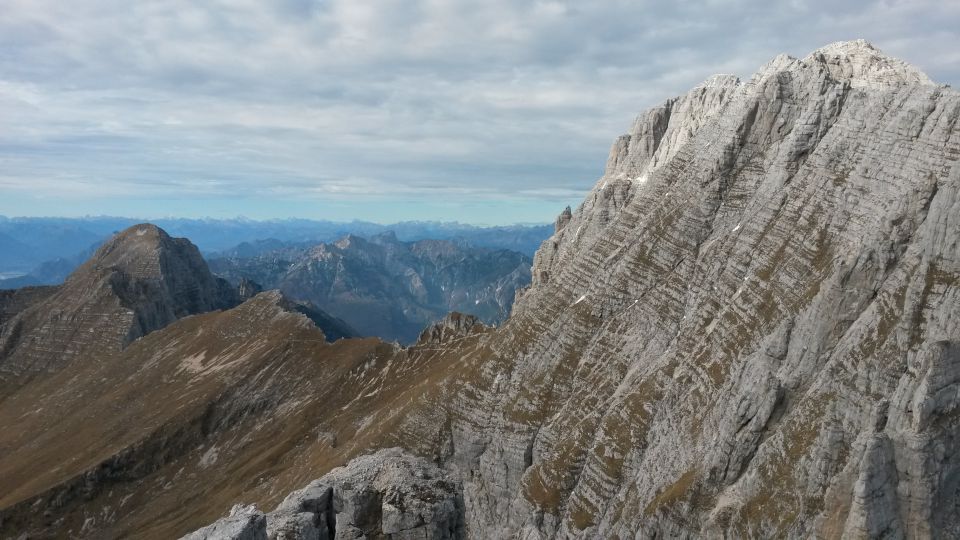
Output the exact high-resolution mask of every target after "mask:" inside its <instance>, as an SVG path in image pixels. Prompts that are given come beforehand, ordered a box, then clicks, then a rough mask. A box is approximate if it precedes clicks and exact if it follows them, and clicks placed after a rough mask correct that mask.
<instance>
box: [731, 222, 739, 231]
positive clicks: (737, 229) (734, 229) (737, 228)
mask: <svg viewBox="0 0 960 540" xmlns="http://www.w3.org/2000/svg"><path fill="white" fill-rule="evenodd" d="M739 230H740V224H739V223H737V226H736V227H734V228H733V230H732V231H730V232H737V231H739Z"/></svg>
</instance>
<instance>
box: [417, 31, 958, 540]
mask: <svg viewBox="0 0 960 540" xmlns="http://www.w3.org/2000/svg"><path fill="white" fill-rule="evenodd" d="M958 120H960V95H958V93H957V92H956V91H955V90H953V89H950V88H948V87H945V86H939V85H935V84H932V83H931V82H930V81H929V79H927V77H926V76H924V75H923V74H922V73H920V72H919V71H918V70H916V69H915V68H912V67H910V66H908V65H906V64H904V63H903V62H900V61H899V60H895V59H892V58H889V57H887V56H885V55H883V54H882V53H880V52H879V51H878V50H876V49H875V48H874V47H872V46H870V45H869V44H866V43H865V42H850V43H841V44H834V45H830V46H828V47H825V48H824V49H821V50H818V51H815V52H814V53H813V54H811V55H809V56H808V57H806V58H804V59H802V60H801V59H796V58H791V57H788V56H779V57H777V58H775V59H774V60H772V61H771V62H770V63H768V64H767V65H766V66H764V67H762V68H761V69H760V71H759V72H758V73H757V74H755V75H754V76H753V77H751V78H750V79H749V80H746V81H738V80H737V79H736V78H734V77H730V76H718V77H713V78H711V79H709V80H708V81H707V82H706V83H704V84H703V85H701V86H699V87H697V88H694V89H693V90H691V91H690V92H689V93H688V94H686V95H685V96H682V97H679V98H675V99H670V100H668V101H667V102H665V103H664V104H663V105H661V106H658V107H655V108H653V109H651V110H650V111H647V112H645V113H643V114H641V115H640V116H639V117H638V119H637V121H636V122H635V123H634V125H633V127H632V128H631V130H630V133H629V134H628V135H626V136H624V137H621V138H620V139H619V140H617V142H616V143H615V144H614V146H613V149H612V150H611V153H610V159H609V160H608V164H607V169H606V172H605V174H604V176H603V177H602V178H601V179H600V181H599V182H598V183H597V186H596V187H595V188H594V189H593V191H592V192H591V193H590V194H589V195H588V196H587V199H586V200H585V201H584V203H583V204H582V205H581V206H580V207H579V208H578V209H577V210H576V211H575V212H573V215H572V216H571V218H570V220H569V222H568V223H567V224H566V225H565V226H564V227H562V228H558V230H557V233H556V234H555V235H554V237H553V238H551V239H549V240H547V241H546V242H545V243H544V244H543V246H542V247H541V249H540V251H539V252H538V253H537V256H536V258H535V262H534V267H533V285H532V287H531V288H530V290H529V291H527V292H526V293H524V295H523V296H522V297H521V298H520V299H519V300H518V302H517V304H516V306H515V309H514V315H513V316H512V317H511V319H510V320H509V321H508V322H507V323H506V324H505V325H503V326H502V327H501V328H500V329H498V330H497V331H496V332H494V333H493V334H491V335H490V336H489V338H488V341H487V346H488V349H486V350H481V351H477V352H475V353H472V354H475V355H476V356H478V357H484V358H486V359H485V360H484V361H483V362H482V363H480V364H478V365H477V368H476V370H475V371H472V372H471V373H470V375H469V379H468V378H467V376H463V377H462V378H461V379H460V381H461V382H460V384H461V386H459V387H457V388H458V389H459V391H461V392H463V397H460V398H458V399H457V402H456V403H455V404H453V405H451V406H450V407H449V410H450V416H449V417H450V418H452V419H454V422H455V425H454V426H453V427H452V428H451V429H450V432H451V433H452V435H451V437H452V442H451V443H450V445H449V448H452V449H453V450H452V451H448V458H447V459H449V460H450V463H454V464H456V466H457V467H458V468H459V469H460V470H461V471H466V472H464V473H463V474H464V478H465V480H464V493H465V502H466V506H467V508H468V512H467V522H468V530H471V531H473V530H477V529H476V528H478V527H482V526H483V527H488V526H490V524H498V525H493V526H494V527H495V529H494V530H492V531H489V530H488V531H487V532H488V533H489V534H491V535H492V536H502V537H510V536H518V537H529V538H535V537H536V538H541V537H547V538H552V537H561V538H563V537H570V536H574V537H601V538H610V537H634V536H637V537H664V536H666V537H700V536H707V537H795V538H805V537H811V536H817V537H827V538H830V537H839V536H841V535H848V536H850V537H901V536H908V537H921V538H922V537H931V536H933V537H952V536H957V535H960V518H958V516H960V514H958V509H960V495H958V491H957V489H956V482H955V481H954V478H956V477H960V476H958V475H960V463H958V461H960V458H958V457H957V456H960V440H958V438H957V437H956V433H958V432H960V431H958V430H960V399H958V397H957V396H958V392H957V388H956V386H957V384H958V380H960V378H958V376H957V373H960V370H957V368H956V366H957V365H958V362H960V360H958V359H960V356H958V352H960V288H958V285H960V167H958V160H960V129H958V126H957V123H958ZM454 386H455V385H454ZM449 395H451V396H453V395H456V391H451V393H450V394H449ZM480 411H484V412H482V413H481V412H480ZM423 421H424V419H423V418H419V419H418V420H417V422H423ZM425 437H426V436H425ZM441 453H442V451H441Z"/></svg>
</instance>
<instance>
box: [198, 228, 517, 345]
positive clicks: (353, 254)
mask: <svg viewBox="0 0 960 540" xmlns="http://www.w3.org/2000/svg"><path fill="white" fill-rule="evenodd" d="M221 255H223V256H222V257H218V256H210V257H208V260H209V264H210V269H211V270H212V271H213V272H214V273H215V274H218V275H220V276H221V277H224V278H226V279H228V280H229V281H231V282H232V283H233V284H235V285H236V286H239V285H240V284H241V281H243V280H249V281H252V282H255V283H256V284H257V285H259V286H260V287H262V288H264V289H279V290H281V291H282V292H283V293H284V294H285V295H287V296H289V297H290V298H295V299H297V300H299V301H303V302H307V303H310V304H312V305H315V306H317V307H319V308H320V309H321V310H323V311H325V312H327V313H330V314H331V315H333V316H335V317H339V318H341V319H343V320H344V321H346V322H347V323H348V324H349V325H350V326H351V327H353V328H355V329H356V330H357V332H359V333H360V334H361V335H366V336H378V337H381V338H383V339H386V340H397V341H400V342H402V343H411V342H413V341H414V340H416V339H417V336H419V335H420V332H421V331H422V330H423V329H424V328H425V327H426V326H427V325H428V324H430V323H431V322H433V321H436V320H438V319H440V318H442V317H444V316H445V315H446V314H447V313H448V312H450V311H462V312H467V313H471V314H474V315H476V316H477V317H479V318H480V320H482V321H483V322H485V323H488V324H497V323H500V322H502V321H503V320H504V319H506V318H507V316H508V315H509V313H510V308H511V306H512V304H513V298H514V294H515V292H516V290H517V289H521V288H524V287H526V286H528V285H529V284H530V265H531V263H532V260H531V259H530V257H528V256H526V255H524V254H522V253H518V252H516V251H510V250H506V249H488V248H482V247H476V246H473V245H470V244H469V243H467V242H465V241H453V240H419V241H416V242H402V241H400V240H399V239H398V238H397V235H395V234H394V233H393V232H392V231H391V232H386V233H382V234H379V235H376V236H373V237H371V238H370V239H369V240H367V239H364V238H362V237H359V236H356V235H347V236H345V237H343V238H341V239H339V240H338V241H336V242H334V243H319V244H312V245H300V244H285V243H283V242H280V241H278V240H270V241H263V242H256V243H252V244H251V243H245V244H241V245H240V246H237V247H236V248H234V249H232V250H228V251H227V252H224V253H222V254H221Z"/></svg>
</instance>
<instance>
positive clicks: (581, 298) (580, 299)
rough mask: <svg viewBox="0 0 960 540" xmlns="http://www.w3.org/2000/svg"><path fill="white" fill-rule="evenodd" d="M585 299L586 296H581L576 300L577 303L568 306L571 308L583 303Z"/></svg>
mask: <svg viewBox="0 0 960 540" xmlns="http://www.w3.org/2000/svg"><path fill="white" fill-rule="evenodd" d="M586 299H587V295H583V296H581V297H580V298H577V301H576V302H574V303H572V304H570V305H571V306H575V305H577V304H579V303H580V302H583V301H584V300H586Z"/></svg>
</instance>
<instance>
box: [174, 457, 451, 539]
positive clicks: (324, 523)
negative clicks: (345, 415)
mask: <svg viewBox="0 0 960 540" xmlns="http://www.w3.org/2000/svg"><path fill="white" fill-rule="evenodd" d="M463 517H464V509H463V495H462V488H461V486H460V485H459V484H458V483H457V482H456V481H454V480H453V479H452V478H451V477H450V476H448V475H447V473H445V472H444V471H443V470H441V469H440V468H438V467H437V466H436V465H433V464H432V463H430V462H428V461H426V460H425V459H422V458H418V457H415V456H412V455H410V454H408V453H406V452H404V451H403V450H401V449H399V448H390V449H387V450H381V451H379V452H377V453H375V454H371V455H367V456H362V457H359V458H357V459H354V460H353V461H351V462H350V463H349V464H347V465H346V466H345V467H339V468H337V469H334V470H332V471H330V472H329V473H327V474H326V475H324V476H323V477H322V478H320V479H319V480H314V481H313V482H311V483H310V484H309V485H307V487H305V488H303V489H300V490H298V491H294V492H293V493H291V494H290V495H288V496H287V498H286V499H284V500H283V502H282V503H280V505H279V506H277V508H276V509H275V510H274V511H273V512H269V513H266V514H265V513H263V512H261V511H259V510H257V508H256V507H255V506H252V505H250V506H244V505H242V504H238V505H236V506H234V507H233V509H232V510H231V511H230V515H228V516H227V517H224V518H222V519H219V520H217V521H216V522H214V523H213V524H211V525H209V526H207V527H204V528H202V529H200V530H198V531H195V532H193V533H190V534H188V535H186V536H184V537H183V539H182V540H261V539H262V540H266V539H267V538H269V539H271V540H283V539H287V540H290V539H298V540H300V539H303V540H326V539H334V538H384V537H386V538H395V539H400V540H403V539H409V540H414V539H417V540H447V539H454V538H465V537H466V536H465V532H464V519H463Z"/></svg>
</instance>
